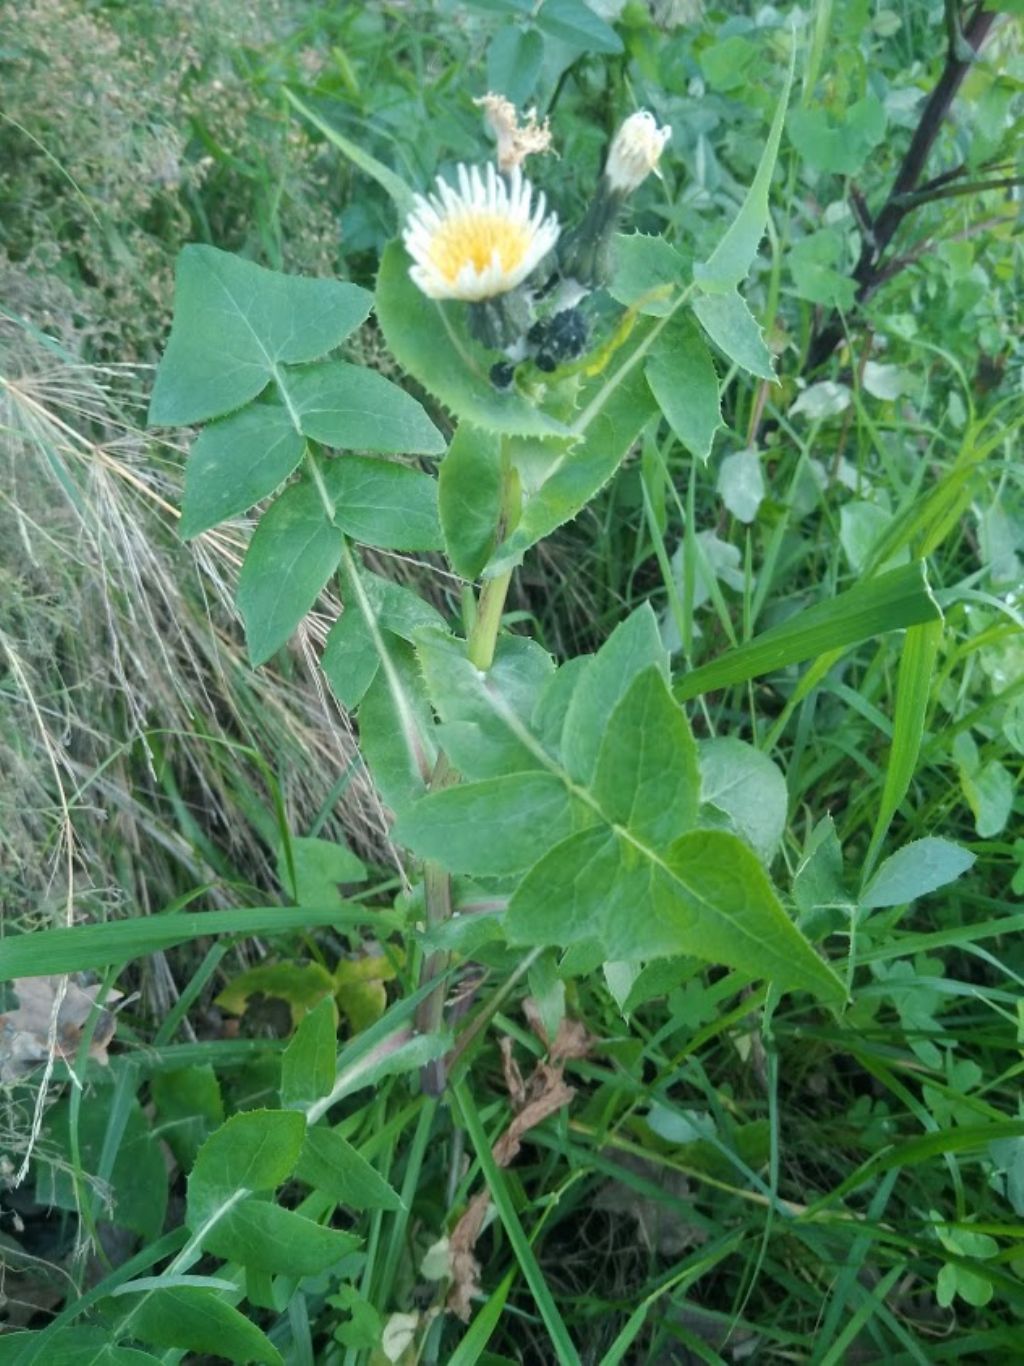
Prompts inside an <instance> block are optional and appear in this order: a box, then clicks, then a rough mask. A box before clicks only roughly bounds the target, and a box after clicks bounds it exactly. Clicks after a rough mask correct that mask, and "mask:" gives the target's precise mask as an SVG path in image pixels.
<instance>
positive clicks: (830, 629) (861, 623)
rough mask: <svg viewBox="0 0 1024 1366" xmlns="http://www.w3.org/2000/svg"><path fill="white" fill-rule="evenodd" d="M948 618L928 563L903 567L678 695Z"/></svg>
mask: <svg viewBox="0 0 1024 1366" xmlns="http://www.w3.org/2000/svg"><path fill="white" fill-rule="evenodd" d="M941 617H942V613H941V612H940V610H939V606H938V604H937V603H936V601H935V599H934V598H933V597H932V594H931V589H930V588H929V587H928V580H927V578H926V576H925V569H924V562H923V561H922V560H917V561H915V562H914V563H913V564H908V565H901V566H900V568H899V569H892V570H890V571H889V573H887V574H880V575H879V576H878V578H875V579H869V580H867V581H866V582H864V583H859V584H857V585H856V587H854V588H850V589H848V590H847V591H846V592H845V593H840V594H839V595H838V596H837V597H835V598H830V599H828V600H826V601H824V602H819V603H816V604H815V605H814V606H813V607H808V608H806V609H805V610H803V611H801V612H798V613H797V614H796V615H795V616H793V617H791V618H790V619H789V620H788V621H784V622H782V623H781V624H780V625H778V626H773V627H772V628H771V629H770V630H768V631H764V632H762V634H761V635H759V636H755V637H754V639H753V640H751V641H748V642H747V644H746V645H740V646H737V648H736V649H734V650H727V651H726V653H725V654H724V655H721V656H720V657H719V658H718V659H716V660H713V661H712V662H711V663H710V664H704V665H702V666H701V667H700V668H699V669H694V670H693V671H692V672H691V673H688V674H686V675H684V676H683V677H682V678H681V679H680V680H679V682H678V683H677V684H676V685H675V694H676V696H677V697H678V698H680V699H682V700H684V701H685V699H687V698H689V697H697V696H698V695H699V694H700V693H704V692H711V691H712V690H714V689H716V688H724V687H728V686H729V684H731V683H744V682H746V680H747V679H748V678H757V677H758V676H759V675H761V674H766V673H771V672H772V671H773V670H775V669H782V668H785V666H786V665H787V664H797V663H800V662H801V661H803V660H805V659H814V658H815V657H816V656H817V655H823V654H826V653H827V652H828V651H830V650H836V649H842V648H844V647H845V646H847V645H855V644H857V642H858V641H861V640H869V639H870V638H871V637H872V636H877V635H881V634H883V632H885V631H895V630H900V629H902V628H903V627H905V626H916V625H917V624H918V623H919V622H923V621H938V620H940V619H941Z"/></svg>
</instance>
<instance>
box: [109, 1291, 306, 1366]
mask: <svg viewBox="0 0 1024 1366" xmlns="http://www.w3.org/2000/svg"><path fill="white" fill-rule="evenodd" d="M144 1294H145V1298H144V1299H143V1300H142V1302H141V1303H140V1304H139V1306H138V1307H137V1308H136V1309H134V1310H132V1311H131V1314H130V1320H129V1321H130V1325H131V1327H130V1330H129V1331H130V1332H131V1334H132V1336H133V1337H137V1338H141V1339H142V1341H143V1342H148V1343H151V1344H152V1345H153V1346H154V1347H173V1348H178V1349H181V1350H184V1351H188V1352H199V1353H202V1354H206V1353H211V1354H212V1355H214V1356H218V1357H227V1359H228V1361H240V1362H251V1361H258V1362H264V1363H266V1366H281V1354H280V1352H279V1351H278V1350H277V1348H276V1347H275V1346H274V1344H273V1343H272V1342H271V1341H270V1339H269V1338H268V1337H266V1336H265V1335H264V1334H263V1333H261V1332H260V1330H259V1329H258V1328H257V1327H256V1325H255V1324H254V1323H250V1322H249V1320H248V1319H247V1318H246V1317H245V1315H244V1314H240V1313H239V1312H238V1310H237V1309H235V1308H234V1307H233V1306H232V1305H230V1304H228V1302H227V1301H226V1300H224V1299H221V1298H220V1296H219V1295H218V1294H217V1293H216V1292H215V1291H213V1290H205V1289H202V1288H201V1287H196V1286H170V1287H167V1288H161V1289H157V1290H147V1291H145V1292H144ZM115 1303H117V1301H115Z"/></svg>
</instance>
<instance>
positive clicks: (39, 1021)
mask: <svg viewBox="0 0 1024 1366" xmlns="http://www.w3.org/2000/svg"><path fill="white" fill-rule="evenodd" d="M61 981H62V979H61V978H60V977H18V978H15V980H14V983H13V986H14V991H15V994H16V995H17V997H18V1009H17V1010H11V1011H8V1013H7V1014H6V1015H0V1081H8V1082H9V1081H16V1080H17V1079H18V1078H19V1077H23V1076H25V1074H26V1073H28V1072H31V1071H32V1069H33V1068H34V1067H35V1066H36V1064H37V1063H41V1062H45V1061H46V1058H47V1056H48V1054H49V1051H50V1029H51V1024H52V1020H53V1011H54V1006H55V1004H56V1002H57V999H58V997H59V995H60V984H61ZM99 991H100V986H99V984H97V985H95V986H91V987H81V986H79V985H78V983H77V982H75V981H74V980H73V979H69V980H68V982H67V988H66V990H65V993H64V999H63V1000H62V1001H61V1003H60V1008H59V1011H58V1014H57V1034H56V1054H57V1057H58V1058H61V1059H63V1060H64V1061H65V1062H70V1061H72V1060H73V1059H74V1057H75V1055H76V1054H77V1052H78V1046H79V1044H80V1043H81V1042H82V1031H83V1029H84V1028H85V1023H86V1021H87V1020H88V1018H89V1015H90V1014H91V1012H92V1009H93V1006H94V1005H95V1002H96V997H97V995H98V994H99ZM122 994H123V993H122V992H120V991H109V992H108V993H107V998H106V999H107V1002H109V1003H111V1004H113V1002H115V1001H119V1000H120V999H121V997H122ZM116 1029H117V1019H116V1017H115V1016H114V1015H113V1014H111V1012H110V1011H108V1010H103V1011H101V1012H100V1015H99V1018H98V1019H97V1021H96V1027H95V1029H94V1030H93V1034H92V1041H91V1042H90V1044H89V1057H90V1058H95V1059H96V1061H97V1062H98V1063H101V1064H102V1065H103V1066H104V1067H105V1066H106V1064H107V1049H108V1048H109V1046H110V1042H111V1040H112V1039H113V1037H114V1033H115V1031H116Z"/></svg>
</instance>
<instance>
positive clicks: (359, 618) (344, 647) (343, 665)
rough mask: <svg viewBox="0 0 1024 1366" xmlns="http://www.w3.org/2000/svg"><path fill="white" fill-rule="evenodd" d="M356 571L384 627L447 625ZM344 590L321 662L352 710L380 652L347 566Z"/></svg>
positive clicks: (407, 633)
mask: <svg viewBox="0 0 1024 1366" xmlns="http://www.w3.org/2000/svg"><path fill="white" fill-rule="evenodd" d="M357 572H358V574H359V581H360V584H361V585H362V589H363V593H364V594H365V597H366V602H367V605H368V606H369V608H370V611H371V613H372V615H373V618H374V620H375V621H376V622H377V624H378V626H379V627H380V628H381V630H383V631H390V632H392V633H393V634H394V635H396V636H400V637H401V638H402V639H403V640H408V641H412V639H413V637H414V635H415V633H416V631H418V630H419V629H420V627H422V626H440V627H443V626H444V621H443V619H442V618H441V616H440V615H439V613H438V612H436V611H435V609H434V608H433V607H431V606H430V604H429V603H428V602H425V601H424V600H423V598H421V597H420V596H419V594H418V593H414V592H412V590H411V589H409V588H404V587H403V586H402V585H401V584H399V583H393V582H392V581H391V580H390V579H384V578H381V576H380V575H379V574H374V573H371V571H370V570H368V569H366V568H362V567H361V568H359V569H358V571H357ZM342 595H343V597H344V599H345V611H344V612H343V613H342V615H341V616H340V617H339V618H338V620H337V621H336V622H335V623H334V625H333V626H332V627H331V629H330V632H329V634H328V636H327V641H326V643H325V645H324V652H323V656H322V658H321V661H320V663H321V665H322V667H323V671H324V673H325V674H326V675H327V680H328V682H329V683H330V685H331V688H332V689H333V691H334V695H335V696H336V697H337V699H338V701H339V702H341V704H342V706H344V707H348V708H349V709H350V710H351V709H352V708H354V707H357V706H358V705H359V703H360V702H361V701H362V699H363V696H364V695H365V693H366V690H367V688H368V687H369V686H370V684H371V683H372V682H373V680H374V678H375V677H376V674H377V669H378V667H379V665H380V654H379V652H378V649H377V644H376V641H375V640H374V638H373V635H372V633H371V631H370V627H369V625H368V624H367V621H366V616H365V615H364V613H363V612H362V611H361V610H360V607H359V600H358V597H357V596H356V594H355V592H354V586H353V584H352V583H351V581H350V577H349V574H348V571H347V570H343V573H342ZM306 900H307V901H308V898H306Z"/></svg>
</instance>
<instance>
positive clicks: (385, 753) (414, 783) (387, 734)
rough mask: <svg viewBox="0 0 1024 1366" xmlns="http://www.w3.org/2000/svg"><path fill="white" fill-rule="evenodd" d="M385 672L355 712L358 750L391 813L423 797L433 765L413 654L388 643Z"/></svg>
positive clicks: (428, 725)
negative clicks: (356, 714) (357, 718)
mask: <svg viewBox="0 0 1024 1366" xmlns="http://www.w3.org/2000/svg"><path fill="white" fill-rule="evenodd" d="M386 648H387V651H388V663H387V667H385V668H381V669H380V670H378V672H377V676H376V678H375V679H374V680H373V682H372V683H371V684H370V686H369V688H368V689H367V691H366V696H365V697H364V698H363V703H362V706H361V707H360V708H359V747H360V749H361V750H362V754H363V758H364V759H365V760H366V762H367V764H368V765H369V767H370V772H371V773H372V774H373V780H374V783H375V784H376V786H377V788H378V790H379V792H380V794H381V796H382V797H383V798H384V800H385V801H386V802H387V804H388V806H390V807H391V809H392V810H393V811H396V812H400V811H402V810H403V809H404V808H405V806H406V805H407V804H408V803H409V802H411V801H414V800H415V799H416V798H417V797H420V796H422V795H423V793H424V792H425V791H426V782H427V778H428V777H429V775H430V773H431V771H432V770H433V767H434V764H435V763H436V761H437V743H436V739H435V736H434V728H433V718H432V716H431V713H430V704H429V702H428V701H427V697H426V692H425V690H424V686H423V678H422V675H421V674H420V671H419V668H418V667H417V663H416V657H415V655H414V654H413V652H412V648H411V647H410V646H409V645H407V644H406V643H405V641H403V640H389V641H388V642H387V647H386Z"/></svg>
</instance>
